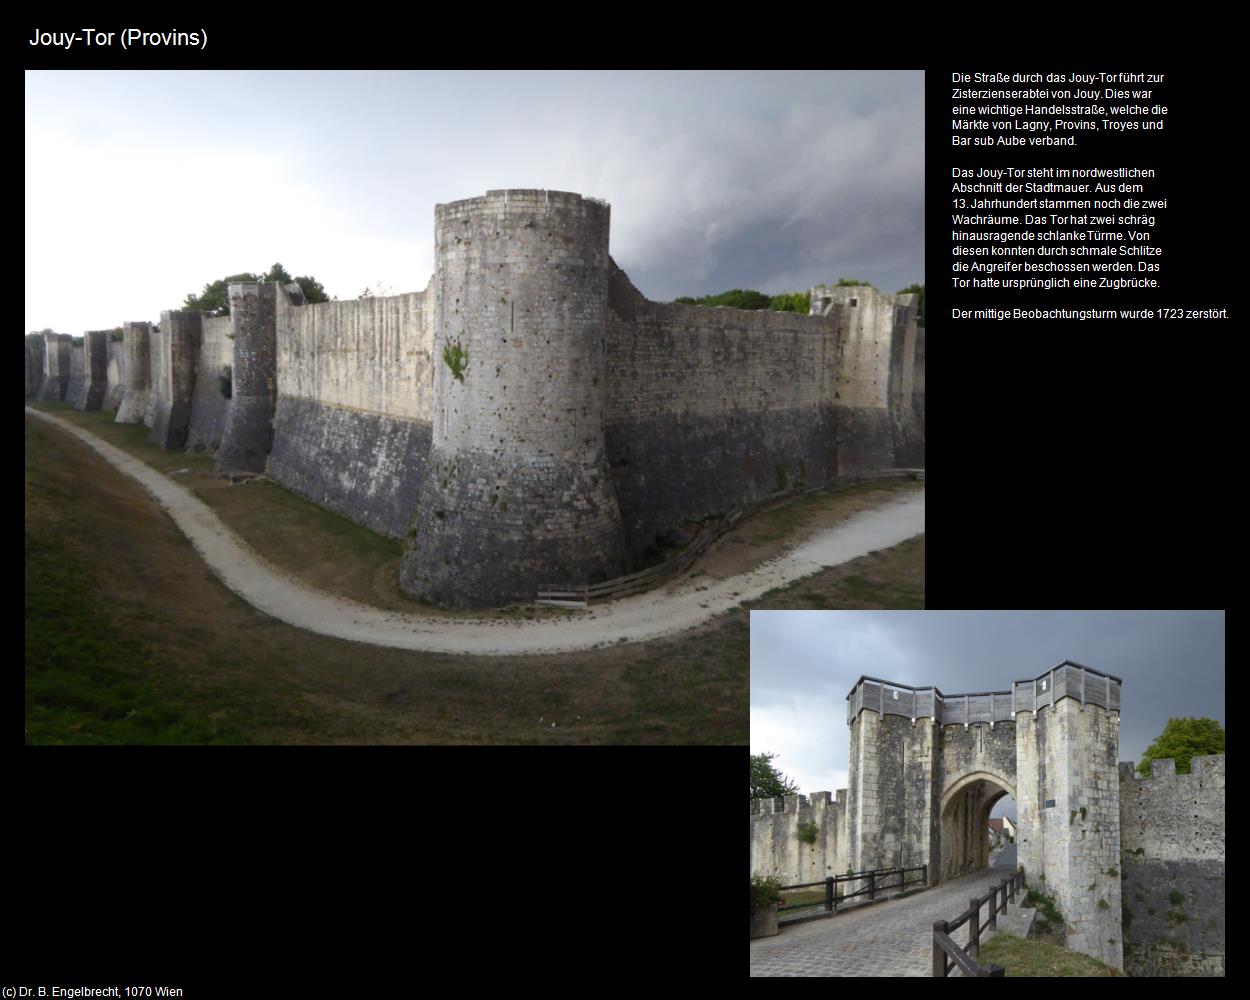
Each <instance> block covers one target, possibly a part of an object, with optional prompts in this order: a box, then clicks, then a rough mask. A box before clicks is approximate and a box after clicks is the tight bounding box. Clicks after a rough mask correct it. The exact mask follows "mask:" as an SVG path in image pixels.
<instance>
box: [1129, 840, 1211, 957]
mask: <svg viewBox="0 0 1250 1000" xmlns="http://www.w3.org/2000/svg"><path fill="white" fill-rule="evenodd" d="M1121 874H1122V881H1121V896H1120V898H1121V900H1122V904H1123V917H1124V922H1123V927H1124V968H1125V971H1126V972H1128V974H1129V975H1130V976H1222V975H1224V862H1223V861H1149V860H1147V861H1140V860H1136V859H1135V858H1134V857H1133V855H1131V854H1126V855H1125V856H1124V859H1123V871H1122V873H1121Z"/></svg>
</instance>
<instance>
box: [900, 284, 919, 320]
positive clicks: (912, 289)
mask: <svg viewBox="0 0 1250 1000" xmlns="http://www.w3.org/2000/svg"><path fill="white" fill-rule="evenodd" d="M908 292H917V293H919V295H920V301H919V302H917V303H916V325H917V326H924V285H908V286H907V287H906V288H900V289H899V292H898V293H899V295H903V294H905V293H908Z"/></svg>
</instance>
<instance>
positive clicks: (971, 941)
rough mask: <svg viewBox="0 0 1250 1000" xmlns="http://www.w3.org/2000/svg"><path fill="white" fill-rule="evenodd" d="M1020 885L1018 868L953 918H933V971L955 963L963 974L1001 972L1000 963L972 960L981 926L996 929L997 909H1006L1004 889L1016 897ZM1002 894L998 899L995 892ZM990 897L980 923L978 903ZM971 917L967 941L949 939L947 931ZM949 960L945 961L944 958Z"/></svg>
mask: <svg viewBox="0 0 1250 1000" xmlns="http://www.w3.org/2000/svg"><path fill="white" fill-rule="evenodd" d="M1022 888H1024V868H1023V867H1021V868H1019V869H1018V870H1017V871H1016V873H1015V874H1014V875H1008V876H1007V877H1006V878H1005V879H1003V881H1002V882H1000V883H999V884H998V885H996V886H995V887H994V888H993V889H991V890H990V891H989V892H987V893H986V894H985V895H984V896H982V897H981V898H979V899H972V900H969V901H968V909H966V910H965V911H964V912H963V913H961V914H960V915H959V916H958V917H956V918H955V919H954V920H951V921H946V920H937V921H935V922H934V924H933V975H934V976H941V977H945V976H946V975H948V974H949V973H950V971H951V969H954V968H955V967H958V968H959V969H960V970H961V971H962V972H963V974H964V975H965V976H1001V975H1003V967H1002V966H1001V965H992V964H991V965H979V964H978V963H977V961H976V959H977V956H978V955H979V954H980V952H981V932H982V931H983V930H991V931H993V930H997V929H998V913H999V911H1000V910H1001V911H1002V912H1003V913H1006V912H1007V898H1008V893H1010V897H1011V898H1012V899H1015V898H1016V893H1017V892H1018V891H1019V890H1021V889H1022ZM1000 893H1001V895H1002V900H1001V902H1000V900H999V895H1000ZM991 900H992V901H993V903H992V905H991V906H990V914H989V920H987V921H986V922H985V923H984V924H982V923H981V907H982V905H983V904H985V903H989V902H990V901H991ZM968 921H972V926H971V927H970V928H969V930H968V945H967V947H966V948H961V947H960V946H959V945H957V944H956V943H955V942H954V941H953V940H951V934H953V933H954V932H955V931H957V930H959V928H960V927H962V926H963V925H964V924H966V923H968ZM948 958H949V959H950V964H949V965H948V964H947V959H948Z"/></svg>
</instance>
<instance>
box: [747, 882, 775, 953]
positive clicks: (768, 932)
mask: <svg viewBox="0 0 1250 1000" xmlns="http://www.w3.org/2000/svg"><path fill="white" fill-rule="evenodd" d="M780 902H781V882H780V881H779V880H778V879H775V878H773V877H772V876H771V875H769V876H762V875H752V876H751V937H753V938H757V937H771V936H772V935H774V934H776V933H777V906H778V904H779V903H780Z"/></svg>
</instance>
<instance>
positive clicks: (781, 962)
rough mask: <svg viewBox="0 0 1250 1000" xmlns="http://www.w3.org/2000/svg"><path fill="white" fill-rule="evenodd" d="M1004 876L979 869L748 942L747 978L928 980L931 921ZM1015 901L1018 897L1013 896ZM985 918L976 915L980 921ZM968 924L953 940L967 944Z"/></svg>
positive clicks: (956, 910) (958, 909)
mask: <svg viewBox="0 0 1250 1000" xmlns="http://www.w3.org/2000/svg"><path fill="white" fill-rule="evenodd" d="M1003 875H1004V873H1003V872H1001V871H995V870H993V869H988V870H987V869H982V870H981V871H979V872H977V873H976V874H974V875H965V876H964V877H963V878H958V879H955V880H953V881H951V882H944V883H942V884H941V885H940V886H938V887H937V888H936V889H927V890H926V891H924V892H922V893H918V894H917V895H915V896H908V897H907V898H906V899H892V900H890V901H889V902H887V903H877V904H876V905H874V906H865V907H864V908H862V909H858V910H851V911H849V912H847V913H843V914H839V915H838V916H836V917H831V918H828V919H825V920H813V921H811V922H810V923H806V924H799V925H797V926H792V927H788V928H786V929H785V930H783V931H782V932H781V933H780V934H778V935H777V936H776V937H770V938H758V939H756V940H754V941H752V942H751V975H753V976H932V975H933V922H934V921H935V920H953V919H954V918H955V917H957V916H959V915H960V914H961V913H963V912H964V910H966V909H967V908H968V901H969V900H970V899H972V898H973V897H974V896H983V895H985V894H986V893H987V892H989V891H990V887H991V886H992V885H993V884H994V883H996V882H1001V881H1002V879H1003ZM1017 898H1018V897H1017ZM986 919H987V917H986V913H985V910H984V909H983V910H982V915H981V922H982V923H984V922H985V920H986ZM970 924H971V921H969V923H968V924H965V925H964V926H963V927H961V928H960V929H959V930H958V931H956V932H955V934H954V935H953V937H954V939H955V942H956V943H957V944H961V945H964V944H967V943H968V931H969V927H970Z"/></svg>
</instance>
